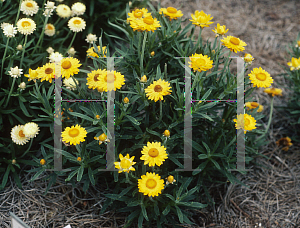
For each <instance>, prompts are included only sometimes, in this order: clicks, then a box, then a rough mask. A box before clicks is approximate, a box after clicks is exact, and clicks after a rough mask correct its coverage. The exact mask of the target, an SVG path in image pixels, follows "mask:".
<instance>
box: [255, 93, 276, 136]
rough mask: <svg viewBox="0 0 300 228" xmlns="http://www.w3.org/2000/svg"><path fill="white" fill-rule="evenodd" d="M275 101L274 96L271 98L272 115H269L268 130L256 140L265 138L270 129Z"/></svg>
mask: <svg viewBox="0 0 300 228" xmlns="http://www.w3.org/2000/svg"><path fill="white" fill-rule="evenodd" d="M273 101H274V97H272V99H271V107H270V115H269V121H268V125H267V128H266V131H265V132H264V133H263V134H262V135H261V136H260V137H259V138H258V139H257V140H256V141H259V140H260V139H261V138H263V137H264V136H265V135H266V134H267V132H268V131H269V128H270V125H271V121H272V114H273Z"/></svg>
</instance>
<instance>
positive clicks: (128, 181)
mask: <svg viewBox="0 0 300 228" xmlns="http://www.w3.org/2000/svg"><path fill="white" fill-rule="evenodd" d="M125 176H126V182H127V183H128V184H133V183H132V182H131V181H130V180H129V177H128V173H127V172H125Z"/></svg>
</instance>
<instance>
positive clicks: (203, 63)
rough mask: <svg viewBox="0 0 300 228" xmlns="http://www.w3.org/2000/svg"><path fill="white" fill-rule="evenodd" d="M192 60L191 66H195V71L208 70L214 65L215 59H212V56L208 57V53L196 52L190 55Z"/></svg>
mask: <svg viewBox="0 0 300 228" xmlns="http://www.w3.org/2000/svg"><path fill="white" fill-rule="evenodd" d="M190 60H191V62H189V64H191V65H190V67H191V68H193V70H194V71H199V72H201V71H208V70H209V69H211V68H212V67H213V65H212V64H213V61H212V60H210V57H208V56H207V55H202V54H197V53H195V54H193V55H192V56H190Z"/></svg>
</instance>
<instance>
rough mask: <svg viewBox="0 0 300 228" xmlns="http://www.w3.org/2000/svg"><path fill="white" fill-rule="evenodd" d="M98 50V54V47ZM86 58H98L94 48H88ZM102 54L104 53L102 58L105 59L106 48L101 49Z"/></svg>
mask: <svg viewBox="0 0 300 228" xmlns="http://www.w3.org/2000/svg"><path fill="white" fill-rule="evenodd" d="M97 48H98V52H100V46H97ZM86 52H87V54H86V55H87V57H89V58H91V57H95V58H99V55H98V54H97V53H96V52H95V51H94V47H91V48H89V49H88V50H87V51H86ZM102 52H103V53H104V55H103V57H106V53H107V50H106V46H103V47H102Z"/></svg>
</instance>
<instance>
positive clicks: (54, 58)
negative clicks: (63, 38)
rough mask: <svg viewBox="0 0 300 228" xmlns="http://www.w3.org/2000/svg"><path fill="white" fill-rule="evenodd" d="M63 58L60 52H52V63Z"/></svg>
mask: <svg viewBox="0 0 300 228" xmlns="http://www.w3.org/2000/svg"><path fill="white" fill-rule="evenodd" d="M63 58H64V57H63V55H62V54H60V53H59V52H52V53H51V55H50V57H49V59H50V62H51V63H55V62H60V61H61V60H62V59H63Z"/></svg>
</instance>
